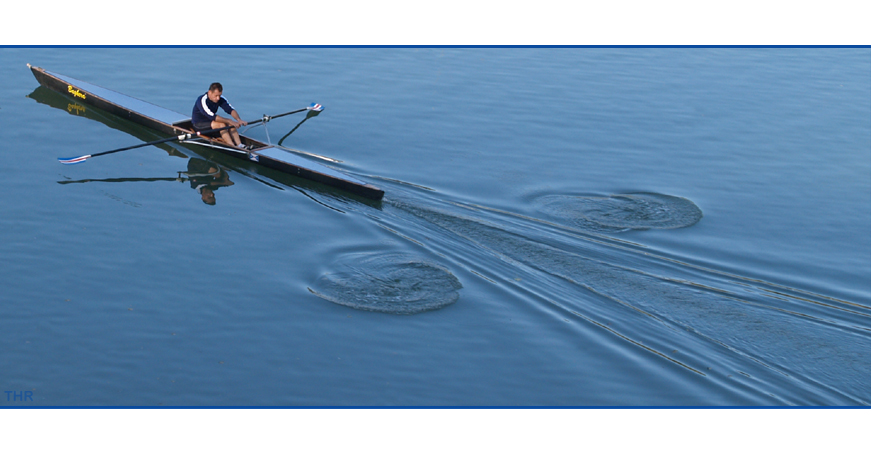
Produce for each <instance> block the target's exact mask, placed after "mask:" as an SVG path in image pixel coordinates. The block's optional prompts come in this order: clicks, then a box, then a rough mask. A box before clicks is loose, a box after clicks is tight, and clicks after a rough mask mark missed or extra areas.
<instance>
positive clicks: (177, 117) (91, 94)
mask: <svg viewBox="0 0 871 454" xmlns="http://www.w3.org/2000/svg"><path fill="white" fill-rule="evenodd" d="M27 66H28V67H29V68H30V70H31V71H32V72H33V75H34V76H35V77H36V80H37V81H39V83H40V84H41V85H43V86H45V87H47V88H50V89H52V90H54V91H57V92H59V93H63V94H65V95H68V96H71V97H72V98H73V99H74V100H75V101H77V102H80V103H85V104H90V105H92V106H95V107H98V108H100V109H102V110H105V111H106V112H109V113H112V114H114V115H117V116H119V117H121V118H123V119H127V120H130V121H132V122H134V123H137V124H140V125H143V126H147V127H148V128H151V129H154V130H156V131H158V132H160V133H162V134H166V135H171V136H178V135H181V134H189V133H190V134H193V133H194V132H193V128H192V127H191V120H190V118H189V117H187V116H185V115H182V114H180V113H177V112H173V111H171V110H168V109H164V108H162V107H158V106H155V105H154V104H150V103H147V102H145V101H141V100H138V99H135V98H132V97H130V96H126V95H122V94H120V93H117V92H114V91H112V90H108V89H105V88H102V87H98V86H96V85H93V84H89V83H87V82H82V81H80V80H76V79H73V78H70V77H67V76H63V75H61V74H57V73H53V72H50V71H46V70H44V69H42V68H38V67H36V66H31V65H29V64H28V65H27ZM242 142H243V143H244V144H245V145H247V146H248V148H250V150H241V149H238V148H234V147H230V146H228V145H227V144H225V143H224V142H222V141H220V140H218V139H211V138H206V137H197V138H194V139H190V140H185V141H183V143H192V144H196V145H201V146H204V147H208V148H209V149H212V150H217V151H218V152H221V153H223V154H226V155H230V156H233V157H236V158H240V159H245V160H247V161H249V162H255V163H257V164H259V165H261V166H264V167H267V168H270V169H275V170H278V171H280V172H284V173H288V174H291V175H296V176H300V177H302V178H306V179H309V180H312V181H316V182H319V183H322V184H325V185H328V186H332V187H335V188H339V189H342V190H345V191H348V192H350V193H353V194H357V195H360V196H363V197H367V198H370V199H375V200H380V199H381V198H382V197H384V191H382V190H381V189H379V188H377V187H375V186H373V185H371V184H369V183H366V182H364V181H360V180H357V179H355V178H353V177H351V176H348V175H346V174H344V173H342V172H338V171H336V170H333V169H331V168H329V167H326V166H323V165H321V164H318V163H315V162H312V161H309V160H308V159H305V158H303V157H300V156H295V155H292V154H288V153H285V152H283V151H281V150H279V149H277V148H275V147H273V146H272V145H270V144H267V143H264V142H261V141H259V140H256V139H253V138H251V137H245V136H242Z"/></svg>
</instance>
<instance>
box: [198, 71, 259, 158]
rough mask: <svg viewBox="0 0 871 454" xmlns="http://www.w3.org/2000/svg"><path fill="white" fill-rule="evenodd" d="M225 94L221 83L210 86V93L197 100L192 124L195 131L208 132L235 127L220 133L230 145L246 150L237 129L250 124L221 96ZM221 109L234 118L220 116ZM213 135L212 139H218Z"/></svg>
mask: <svg viewBox="0 0 871 454" xmlns="http://www.w3.org/2000/svg"><path fill="white" fill-rule="evenodd" d="M223 92H224V87H223V86H221V84H220V83H218V82H215V83H213V84H212V85H210V86H209V91H207V92H205V93H204V94H203V95H202V96H200V97H199V98H197V102H196V103H194V110H193V113H191V122H192V123H193V126H194V130H196V131H206V130H209V129H219V128H224V127H227V126H233V128H230V129H224V130H222V131H220V133H221V138H222V139H224V141H225V142H227V143H228V144H230V145H233V146H236V147H239V148H245V146H244V145H242V140H241V139H240V138H239V131H238V130H237V129H236V128H238V127H239V126H244V125H246V124H248V123H247V122H245V121H242V119H241V118H240V117H239V113H238V112H236V109H234V108H233V106H232V105H230V102H229V101H227V99H226V98H224V97H223V96H221V94H222V93H223ZM219 107H220V108H221V109H224V112H227V113H228V114H230V116H231V117H233V118H225V117H222V116H220V115H218V108H219ZM211 135H212V137H216V135H214V134H211Z"/></svg>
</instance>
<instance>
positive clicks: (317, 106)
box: [308, 103, 324, 112]
mask: <svg viewBox="0 0 871 454" xmlns="http://www.w3.org/2000/svg"><path fill="white" fill-rule="evenodd" d="M308 110H313V111H315V112H320V111H322V110H324V106H322V105H320V104H317V103H311V105H310V106H308Z"/></svg>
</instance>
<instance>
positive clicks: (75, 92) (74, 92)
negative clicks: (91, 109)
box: [67, 85, 85, 99]
mask: <svg viewBox="0 0 871 454" xmlns="http://www.w3.org/2000/svg"><path fill="white" fill-rule="evenodd" d="M67 91H68V92H70V94H71V95H73V97H76V98H82V99H85V94H84V93H82V92H80V91H79V90H77V89H75V88H73V86H72V85H67Z"/></svg>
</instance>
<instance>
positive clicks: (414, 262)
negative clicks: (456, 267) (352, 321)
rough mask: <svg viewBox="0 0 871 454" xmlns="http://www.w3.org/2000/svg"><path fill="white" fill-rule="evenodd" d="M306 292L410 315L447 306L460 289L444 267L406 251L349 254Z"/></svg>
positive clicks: (364, 307) (363, 307)
mask: <svg viewBox="0 0 871 454" xmlns="http://www.w3.org/2000/svg"><path fill="white" fill-rule="evenodd" d="M333 268H334V269H335V271H333V272H330V273H327V274H324V275H322V276H321V277H320V278H318V279H317V281H315V283H314V284H313V285H312V287H309V291H310V292H312V293H313V294H315V295H317V296H319V297H321V298H323V299H325V300H327V301H330V302H333V303H336V304H341V305H343V306H348V307H351V308H354V309H360V310H366V311H374V312H385V313H389V314H402V315H410V314H417V313H420V312H426V311H433V310H436V309H441V308H443V307H445V306H448V305H451V304H453V303H454V302H456V301H457V299H458V298H459V290H460V289H461V288H463V286H462V285H461V284H460V281H459V280H458V279H457V278H456V277H455V276H454V275H453V274H451V272H450V271H448V270H447V269H446V268H444V267H442V266H440V265H437V264H434V263H432V262H430V261H428V260H426V259H422V258H419V257H415V256H411V255H408V254H398V253H393V254H373V253H366V254H352V255H350V256H346V257H344V258H343V259H341V260H340V261H339V262H337V263H335V264H334V265H333Z"/></svg>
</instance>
